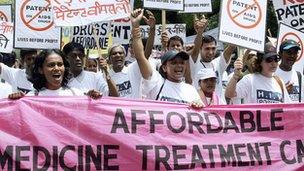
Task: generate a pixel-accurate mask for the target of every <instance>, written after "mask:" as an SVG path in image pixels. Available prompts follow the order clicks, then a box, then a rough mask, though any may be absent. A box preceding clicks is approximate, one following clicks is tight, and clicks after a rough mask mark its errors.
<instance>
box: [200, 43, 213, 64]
mask: <svg viewBox="0 0 304 171" xmlns="http://www.w3.org/2000/svg"><path fill="white" fill-rule="evenodd" d="M215 53H216V44H215V42H210V43H203V45H202V49H201V57H202V60H203V62H211V61H212V60H213V59H214V58H215Z"/></svg>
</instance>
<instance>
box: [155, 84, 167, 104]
mask: <svg viewBox="0 0 304 171" xmlns="http://www.w3.org/2000/svg"><path fill="white" fill-rule="evenodd" d="M165 82H166V79H165V80H164V82H163V84H162V86H161V87H160V89H159V92H158V93H157V96H156V99H155V100H158V99H159V95H160V92H161V91H162V90H163V87H164V85H165Z"/></svg>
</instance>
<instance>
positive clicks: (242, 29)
mask: <svg viewBox="0 0 304 171" xmlns="http://www.w3.org/2000/svg"><path fill="white" fill-rule="evenodd" d="M266 10H267V1H257V0H242V1H240V0H223V1H222V6H221V19H220V35H219V40H220V41H223V42H227V43H231V44H235V45H238V46H242V47H246V48H249V49H254V50H257V51H261V52H264V44H265V30H266Z"/></svg>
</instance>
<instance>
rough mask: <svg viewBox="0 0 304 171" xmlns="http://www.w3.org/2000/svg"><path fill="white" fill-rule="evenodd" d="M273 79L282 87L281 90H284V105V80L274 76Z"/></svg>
mask: <svg viewBox="0 0 304 171" xmlns="http://www.w3.org/2000/svg"><path fill="white" fill-rule="evenodd" d="M273 78H274V79H275V80H276V81H277V82H278V84H279V85H280V87H281V90H282V103H284V97H285V96H284V86H283V83H282V80H281V78H280V77H278V76H276V75H274V76H273Z"/></svg>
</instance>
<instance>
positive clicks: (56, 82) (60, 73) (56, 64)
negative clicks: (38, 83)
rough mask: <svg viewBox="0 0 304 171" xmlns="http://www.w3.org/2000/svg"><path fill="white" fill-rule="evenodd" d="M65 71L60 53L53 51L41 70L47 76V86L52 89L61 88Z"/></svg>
mask: <svg viewBox="0 0 304 171" xmlns="http://www.w3.org/2000/svg"><path fill="white" fill-rule="evenodd" d="M64 71H65V67H64V64H63V60H62V57H61V56H60V55H58V54H56V53H52V54H50V55H49V56H47V57H46V59H45V61H44V63H43V65H42V70H41V72H42V73H41V74H43V75H44V76H45V78H46V82H47V83H46V85H45V87H46V88H47V89H51V90H57V89H59V88H60V87H61V83H62V80H63V77H64Z"/></svg>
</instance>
